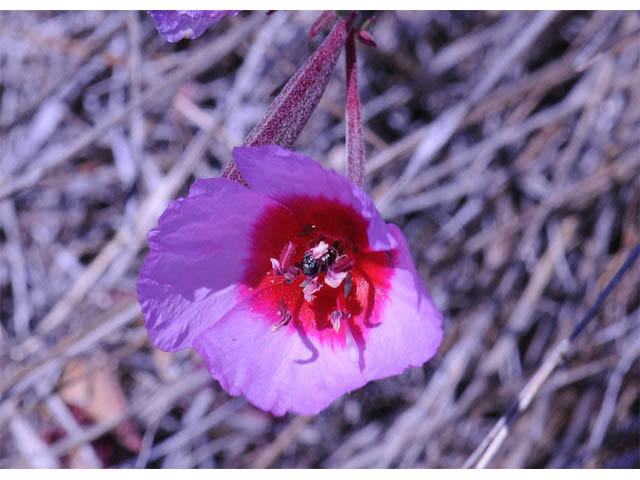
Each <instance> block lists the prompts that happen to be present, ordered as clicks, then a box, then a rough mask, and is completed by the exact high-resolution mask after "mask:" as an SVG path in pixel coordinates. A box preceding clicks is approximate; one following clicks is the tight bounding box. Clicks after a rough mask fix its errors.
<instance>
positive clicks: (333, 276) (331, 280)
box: [324, 269, 349, 288]
mask: <svg viewBox="0 0 640 480" xmlns="http://www.w3.org/2000/svg"><path fill="white" fill-rule="evenodd" d="M347 275H349V272H336V271H335V270H334V269H329V271H328V272H327V274H326V275H325V277H324V282H325V283H326V284H327V285H329V286H330V287H331V288H338V287H339V286H340V284H341V283H342V281H343V280H344V279H345V278H346V277H347Z"/></svg>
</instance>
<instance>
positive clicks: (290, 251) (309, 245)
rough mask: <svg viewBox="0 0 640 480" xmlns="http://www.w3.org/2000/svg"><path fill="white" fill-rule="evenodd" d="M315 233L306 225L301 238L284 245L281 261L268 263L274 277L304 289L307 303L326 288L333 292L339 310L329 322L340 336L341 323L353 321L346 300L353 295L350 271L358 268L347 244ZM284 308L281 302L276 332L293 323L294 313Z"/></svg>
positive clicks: (313, 228)
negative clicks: (350, 319)
mask: <svg viewBox="0 0 640 480" xmlns="http://www.w3.org/2000/svg"><path fill="white" fill-rule="evenodd" d="M315 230H316V228H315V227H314V226H313V225H305V227H304V228H303V229H302V233H301V235H300V236H299V237H298V238H294V239H292V240H290V241H288V242H287V243H286V244H285V245H284V247H283V248H282V251H281V253H280V257H279V258H270V259H269V260H270V262H271V268H272V270H273V273H274V276H276V277H281V278H283V279H284V281H285V282H286V283H287V284H291V285H292V287H293V288H299V289H301V290H300V291H301V293H302V296H303V298H304V301H305V302H307V303H309V304H312V303H313V301H314V300H315V299H316V296H317V295H316V294H317V293H318V292H319V291H320V290H321V289H323V288H324V287H325V286H326V287H328V288H330V289H333V290H334V291H333V296H334V297H335V305H336V306H335V309H334V310H333V311H332V312H331V314H330V316H329V318H330V321H331V325H332V327H333V328H334V330H335V331H336V332H338V331H339V330H340V326H341V324H342V322H343V321H346V320H348V319H349V318H350V317H351V314H350V312H349V311H348V309H347V308H346V302H345V300H346V298H347V297H348V296H349V293H350V292H351V287H352V278H351V270H352V269H353V266H354V265H355V257H354V255H353V253H352V252H351V250H350V249H349V248H348V247H347V243H346V242H345V241H344V240H341V239H332V238H330V237H329V236H327V235H325V234H322V233H319V232H316V231H315ZM342 286H344V287H343V288H341V287H342ZM284 305H285V303H284V301H283V300H282V299H280V301H279V302H278V312H277V313H278V317H279V321H278V322H277V323H276V324H275V325H274V327H273V329H274V330H277V329H278V328H280V327H282V326H284V325H287V324H288V323H289V322H290V320H291V317H292V315H291V312H290V311H289V310H288V309H286V308H285V306H284Z"/></svg>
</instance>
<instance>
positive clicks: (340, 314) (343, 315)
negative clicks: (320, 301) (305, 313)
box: [329, 310, 351, 333]
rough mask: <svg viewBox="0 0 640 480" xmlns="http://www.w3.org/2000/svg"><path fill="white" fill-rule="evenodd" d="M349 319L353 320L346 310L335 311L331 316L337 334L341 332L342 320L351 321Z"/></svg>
mask: <svg viewBox="0 0 640 480" xmlns="http://www.w3.org/2000/svg"><path fill="white" fill-rule="evenodd" d="M349 318H351V314H350V313H349V312H346V311H344V310H334V311H333V312H331V315H330V316H329V320H330V321H331V326H332V327H333V329H334V330H335V331H336V333H337V332H339V331H340V324H341V322H342V320H349Z"/></svg>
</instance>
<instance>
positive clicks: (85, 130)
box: [0, 12, 640, 467]
mask: <svg viewBox="0 0 640 480" xmlns="http://www.w3.org/2000/svg"><path fill="white" fill-rule="evenodd" d="M313 18H314V15H312V14H309V13H304V12H303V13H285V12H279V13H277V14H274V15H271V16H269V17H266V16H265V15H264V13H252V14H244V15H242V16H241V17H237V18H234V19H227V20H225V21H224V22H222V23H221V24H219V25H217V26H216V27H215V28H213V29H212V30H211V31H210V32H208V33H207V34H206V35H205V36H204V37H202V38H200V39H198V40H196V41H192V42H183V43H180V44H178V45H176V46H173V45H170V44H168V43H166V42H164V41H163V39H161V38H160V37H159V36H158V35H157V34H156V32H155V30H154V26H153V22H152V21H151V19H150V18H149V17H148V16H147V15H145V14H138V13H127V12H59V13H44V12H28V13H21V12H4V13H0V152H2V154H1V155H0V172H1V173H0V245H1V247H0V318H1V322H0V349H1V350H0V369H1V380H2V388H1V392H2V396H1V398H0V401H1V403H0V431H1V432H2V435H1V436H0V466H2V467H23V466H30V467H36V466H51V467H57V466H65V467H66V466H86V467H102V466H116V467H133V466H136V467H144V466H153V467H178V466H180V467H247V466H263V467H265V466H276V467H345V466H350V467H459V466H462V465H463V464H464V462H465V460H467V459H468V458H469V456H470V455H471V453H472V452H473V450H474V449H475V448H476V447H477V446H478V445H479V444H480V443H481V442H482V440H483V439H484V438H485V437H486V435H487V434H488V432H489V431H490V430H491V428H492V427H493V426H494V424H495V422H496V420H497V419H498V418H499V417H500V416H501V415H502V414H503V413H505V412H506V411H507V409H508V407H509V405H510V404H511V402H512V401H513V400H514V399H515V398H516V397H517V396H518V394H519V392H520V391H521V390H522V388H523V387H524V385H525V384H526V382H527V380H528V379H530V378H531V376H532V375H533V374H534V372H535V371H536V370H537V369H538V368H539V367H540V365H541V364H542V362H543V360H544V359H545V358H547V355H548V354H549V352H551V351H552V350H553V349H554V347H556V346H558V345H560V343H561V341H562V339H564V338H565V337H567V335H569V333H570V332H571V330H572V328H573V327H574V325H575V323H576V322H577V320H578V319H579V317H580V316H581V315H582V314H583V313H584V312H585V311H586V310H587V308H588V307H589V306H590V305H591V304H592V303H593V301H594V300H595V298H596V296H597V295H598V293H599V292H600V291H601V290H602V288H603V287H604V286H605V284H606V282H607V281H608V280H609V279H610V278H611V277H612V276H613V274H614V273H615V271H616V270H617V268H618V267H619V266H620V265H621V264H622V262H624V260H625V258H626V255H627V252H628V251H629V250H630V249H631V248H632V247H633V246H634V245H636V244H638V242H640V81H638V79H639V78H640V48H638V47H639V46H640V15H639V14H638V13H636V12H624V13H618V12H592V13H562V12H561V13H544V12H542V13H536V12H510V13H496V12H491V13H488V12H473V13H464V12H456V13H448V12H437V13H427V12H424V13H415V12H414V13H403V12H399V13H397V14H394V13H383V14H380V15H379V16H378V25H377V26H376V28H375V30H374V33H375V37H376V39H377V41H378V45H379V47H378V49H375V50H374V49H370V48H366V47H363V48H360V77H361V95H362V100H363V105H364V111H363V115H364V118H365V120H366V124H365V135H366V138H367V141H368V145H367V148H368V158H369V160H368V167H367V168H368V172H369V174H368V182H369V183H368V189H369V191H370V192H371V194H372V196H373V198H374V199H375V200H376V202H377V204H378V206H379V208H380V209H381V211H382V212H383V214H384V215H385V217H386V218H388V219H389V220H390V221H393V222H395V223H397V224H399V225H401V226H402V228H403V231H404V232H405V234H406V235H407V237H408V239H409V241H410V245H411V248H412V251H413V253H414V258H415V260H416V262H417V265H418V267H419V270H420V271H421V273H422V275H423V276H424V278H425V281H426V283H427V285H428V287H429V289H430V290H431V292H432V294H433V296H434V298H435V301H436V303H437V304H438V305H439V306H440V307H441V309H442V310H443V312H444V313H445V317H446V320H445V332H446V334H445V340H444V343H443V345H442V347H441V349H440V352H439V354H438V355H437V357H436V358H435V359H434V360H433V361H432V362H430V363H428V364H427V365H425V366H424V368H421V369H420V368H418V369H413V370H411V371H409V372H406V373H405V374H403V375H401V376H399V377H395V378H389V379H386V380H382V381H377V382H373V383H371V384H369V385H367V386H365V387H364V388H362V389H360V390H358V391H356V392H353V393H352V394H350V395H345V396H343V397H342V398H341V399H339V400H338V401H336V402H335V403H334V404H333V405H332V406H331V407H330V408H329V409H327V410H326V411H325V412H323V413H322V414H320V415H318V416H316V417H311V418H309V417H296V416H292V415H289V416H286V417H284V418H273V417H271V416H270V415H268V414H265V413H263V412H261V411H258V410H256V409H254V408H253V407H251V406H250V405H248V404H246V402H244V400H242V399H237V398H236V399H234V398H230V397H229V396H227V395H226V394H225V393H224V392H223V391H222V390H221V389H220V387H219V386H218V385H217V383H216V382H214V381H213V380H211V379H210V377H209V376H208V374H207V373H206V370H205V369H204V368H203V365H202V362H201V360H200V359H199V358H198V357H197V356H195V355H194V354H192V353H191V352H188V351H186V352H180V353H177V354H165V353H163V352H159V351H157V350H155V349H154V348H153V347H152V346H151V345H150V343H149V339H148V337H147V335H146V331H145V329H144V325H143V320H142V317H141V314H140V310H139V307H138V305H137V301H136V298H135V291H134V286H135V281H136V277H137V272H138V269H139V267H140V265H141V262H142V260H143V258H144V255H145V251H146V244H145V235H146V232H147V231H148V230H149V229H150V228H152V227H153V226H154V225H155V222H156V220H157V217H158V216H159V214H160V213H161V212H162V210H163V209H164V207H165V206H166V204H167V203H168V201H169V200H170V199H172V198H175V197H176V196H180V195H184V194H185V193H186V191H187V188H188V186H189V184H190V183H191V182H192V181H193V179H194V178H198V177H212V176H217V175H218V174H219V172H220V170H221V168H223V167H224V165H225V164H226V162H227V161H228V160H229V158H230V151H231V149H232V148H233V146H235V145H239V144H241V143H242V141H243V139H244V137H245V135H246V134H247V132H248V131H249V129H250V128H251V127H252V126H253V125H254V124H255V123H256V122H257V121H258V120H259V119H260V117H261V115H262V114H263V112H264V111H265V110H266V107H267V106H268V103H269V101H270V99H271V98H272V97H271V94H272V92H273V91H274V90H275V89H276V88H277V87H278V86H279V85H281V84H282V83H283V82H284V81H285V80H286V79H287V78H288V76H289V75H290V74H291V73H292V72H293V71H294V70H295V68H296V66H297V65H299V64H301V63H302V61H304V59H305V58H306V57H307V56H308V54H309V53H310V52H311V51H312V49H313V48H314V46H315V45H317V43H318V40H317V39H316V40H314V41H309V40H308V39H307V37H306V33H307V31H308V28H309V26H310V25H311V23H312V21H313ZM344 94H345V92H344V65H343V62H340V64H339V67H338V68H337V69H336V73H335V75H334V78H333V79H332V80H331V82H330V84H329V87H328V89H327V92H326V94H325V96H324V97H323V100H322V101H321V103H320V107H319V108H318V111H317V112H316V113H314V115H313V116H312V118H311V121H310V122H309V124H308V125H307V127H306V129H305V130H304V131H303V133H302V135H301V137H300V138H299V139H298V142H297V149H299V150H301V151H304V152H306V153H308V154H310V155H311V156H313V157H314V158H316V159H318V160H321V161H323V162H324V163H325V164H326V165H328V166H331V167H333V168H336V169H343V168H344V152H345V150H344V123H343V105H344ZM636 263H637V264H636V265H635V266H634V267H633V268H632V269H631V270H630V271H629V272H628V274H627V275H626V276H625V278H624V279H623V281H622V283H621V284H620V285H619V286H618V288H617V289H616V290H615V291H614V293H613V295H612V296H611V297H610V298H609V299H608V301H607V302H606V304H605V305H604V307H603V308H602V309H601V311H600V314H599V315H598V316H597V317H596V319H595V320H594V321H593V322H592V324H590V325H589V327H588V328H587V329H586V330H585V331H584V332H583V333H582V335H581V337H579V338H578V339H577V340H576V342H574V344H573V345H571V348H569V349H568V352H567V353H566V354H565V355H564V358H563V361H562V362H561V363H560V365H559V367H558V368H557V369H556V370H555V371H554V372H553V373H552V374H551V376H550V377H549V379H548V380H547V381H546V382H544V383H543V384H542V386H541V388H540V390H539V391H538V392H537V395H536V396H535V397H534V398H533V400H532V403H531V405H530V407H529V408H528V409H527V410H526V411H525V412H524V413H523V414H522V415H521V416H520V417H519V418H518V419H517V420H516V421H515V422H514V423H513V424H512V426H511V429H510V430H509V432H508V435H507V436H506V438H505V440H504V443H503V445H502V447H501V448H500V449H498V450H497V451H496V452H495V455H494V456H493V458H492V459H491V460H490V462H489V465H490V466H493V467H605V466H611V467H621V466H624V467H633V466H635V467H638V466H639V463H640V458H639V453H638V452H639V444H638V438H639V437H638V435H639V433H640V400H639V397H640V395H639V393H640V392H639V390H640V381H639V380H640V371H639V368H640V364H639V361H638V358H639V354H640V299H639V293H638V292H639V290H640V289H639V284H640V263H638V262H636Z"/></svg>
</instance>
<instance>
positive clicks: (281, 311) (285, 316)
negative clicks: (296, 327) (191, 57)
mask: <svg viewBox="0 0 640 480" xmlns="http://www.w3.org/2000/svg"><path fill="white" fill-rule="evenodd" d="M276 313H277V314H278V316H280V320H279V321H278V323H276V324H275V325H274V326H273V327H271V331H272V332H275V331H277V330H278V329H280V328H282V327H284V326H285V325H288V324H289V322H290V321H291V312H290V311H289V309H288V308H287V305H286V304H285V303H284V300H283V299H282V298H281V299H280V300H278V311H277V312H276Z"/></svg>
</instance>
